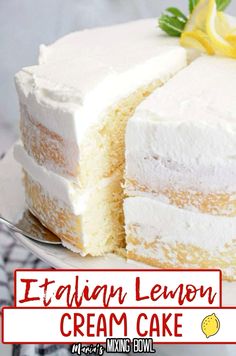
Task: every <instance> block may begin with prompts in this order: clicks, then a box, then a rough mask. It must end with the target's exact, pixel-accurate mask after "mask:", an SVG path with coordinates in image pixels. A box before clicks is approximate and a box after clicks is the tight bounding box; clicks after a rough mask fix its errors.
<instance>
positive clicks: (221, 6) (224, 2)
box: [216, 0, 231, 11]
mask: <svg viewBox="0 0 236 356" xmlns="http://www.w3.org/2000/svg"><path fill="white" fill-rule="evenodd" d="M230 3H231V0H216V6H217V10H218V11H224V10H225V9H226V7H228V6H229V4H230Z"/></svg>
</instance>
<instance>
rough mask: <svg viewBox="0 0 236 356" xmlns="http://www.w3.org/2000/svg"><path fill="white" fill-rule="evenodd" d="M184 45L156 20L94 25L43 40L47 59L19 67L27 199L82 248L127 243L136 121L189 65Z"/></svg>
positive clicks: (98, 250) (70, 243)
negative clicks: (127, 156)
mask: <svg viewBox="0 0 236 356" xmlns="http://www.w3.org/2000/svg"><path fill="white" fill-rule="evenodd" d="M176 44H177V41H176V40H175V39H171V38H169V37H167V36H165V35H163V34H162V33H161V31H160V30H157V28H156V20H154V19H149V20H140V21H136V22H133V23H128V24H124V25H117V26H113V27H110V28H100V29H92V30H85V31H82V32H76V33H72V34H70V35H68V36H66V37H64V38H62V39H60V40H58V41H57V42H55V43H54V44H53V45H51V46H48V47H46V46H42V47H41V51H40V61H39V65H36V66H32V67H27V68H24V69H22V70H21V71H20V72H19V73H18V74H17V75H16V86H17V91H18V95H19V101H20V112H21V122H20V127H21V137H22V145H17V146H16V148H15V157H16V159H17V160H18V161H19V162H20V163H21V164H22V166H23V172H24V185H25V192H26V202H27V204H28V207H29V209H30V211H31V212H32V213H33V214H34V215H35V216H36V217H37V218H38V219H39V220H40V221H41V222H42V224H44V225H45V226H46V227H47V228H49V229H50V230H51V231H53V232H54V233H55V234H57V235H58V236H59V237H60V238H61V239H62V241H63V244H64V245H65V246H67V247H69V248H71V249H72V250H74V251H78V252H80V253H81V254H82V255H86V254H91V255H102V254H104V253H106V252H109V251H114V250H117V249H118V248H119V247H124V246H125V235H124V219H123V189H122V181H123V169H124V137H125V132H124V131H125V127H126V123H127V121H128V119H129V117H130V116H131V115H132V114H133V112H134V110H135V108H136V107H137V105H138V104H139V103H140V102H141V101H142V100H143V99H144V98H145V97H147V96H148V95H149V94H150V93H151V92H152V91H153V90H154V89H155V88H157V87H159V86H161V85H162V84H163V83H165V82H166V81H167V80H168V79H169V78H170V77H172V76H173V75H174V74H176V73H177V72H178V71H179V70H181V69H182V68H183V67H185V66H186V51H185V49H184V48H181V47H180V46H177V45H176ZM175 45H176V46H175Z"/></svg>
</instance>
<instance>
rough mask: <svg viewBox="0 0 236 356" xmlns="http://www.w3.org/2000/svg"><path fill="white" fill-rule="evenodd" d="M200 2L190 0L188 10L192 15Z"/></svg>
mask: <svg viewBox="0 0 236 356" xmlns="http://www.w3.org/2000/svg"><path fill="white" fill-rule="evenodd" d="M198 1H199V0H189V4H188V8H189V13H190V14H191V13H192V12H193V10H194V8H195V6H196V5H197V4H198Z"/></svg>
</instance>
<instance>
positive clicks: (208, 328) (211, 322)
mask: <svg viewBox="0 0 236 356" xmlns="http://www.w3.org/2000/svg"><path fill="white" fill-rule="evenodd" d="M201 326H202V332H203V333H204V334H205V335H206V337H207V338H208V337H211V336H213V335H215V334H217V333H218V331H219V330H220V321H219V319H218V318H217V316H216V315H215V313H213V314H211V315H207V316H206V317H205V318H204V319H203V321H202V325H201Z"/></svg>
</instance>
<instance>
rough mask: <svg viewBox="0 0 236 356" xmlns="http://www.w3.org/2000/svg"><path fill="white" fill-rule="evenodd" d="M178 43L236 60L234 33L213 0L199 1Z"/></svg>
mask: <svg viewBox="0 0 236 356" xmlns="http://www.w3.org/2000/svg"><path fill="white" fill-rule="evenodd" d="M180 43H181V45H182V46H184V47H192V48H195V49H198V50H201V51H204V52H206V53H207V54H210V55H212V54H219V55H223V56H227V57H232V58H236V32H235V31H234V29H233V28H232V27H231V26H230V24H229V22H228V20H227V17H226V16H225V15H224V13H223V12H220V11H217V6H216V1H215V0H200V1H199V2H198V4H197V6H196V7H195V8H194V10H193V12H192V14H191V16H190V18H189V20H188V22H187V24H186V26H185V28H184V31H183V32H182V35H181V38H180Z"/></svg>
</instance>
